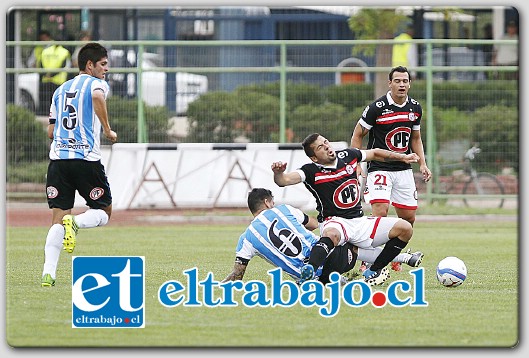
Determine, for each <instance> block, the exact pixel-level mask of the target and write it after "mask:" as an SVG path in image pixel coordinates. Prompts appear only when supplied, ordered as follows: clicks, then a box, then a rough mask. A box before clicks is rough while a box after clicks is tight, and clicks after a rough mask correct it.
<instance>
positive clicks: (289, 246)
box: [223, 188, 414, 283]
mask: <svg viewBox="0 0 529 358" xmlns="http://www.w3.org/2000/svg"><path fill="white" fill-rule="evenodd" d="M248 208H249V209H250V212H251V213H252V215H253V216H254V219H253V221H252V222H251V223H250V225H249V226H248V228H246V230H245V231H244V232H243V233H242V235H241V236H240V237H239V241H238V244H237V248H236V254H235V255H236V257H235V264H234V266H233V271H232V272H231V273H230V274H229V275H228V276H227V277H226V278H225V279H224V280H223V282H227V281H234V280H242V278H243V277H244V273H245V272H246V267H247V266H248V263H249V262H250V260H251V259H252V258H253V257H255V256H260V257H262V258H263V259H264V260H266V261H268V262H269V263H271V264H272V265H274V266H276V267H280V268H281V269H282V270H283V271H284V272H286V273H287V274H289V275H290V276H291V277H292V278H293V279H294V280H296V281H297V282H300V278H301V268H302V267H303V266H304V265H305V262H306V261H307V259H308V257H309V255H310V252H311V250H312V248H313V247H314V245H316V244H317V243H318V241H319V237H318V236H317V235H316V234H314V233H313V232H312V230H314V229H316V228H317V227H318V222H317V220H316V219H315V218H313V217H309V216H308V215H307V214H305V213H303V212H302V211H301V210H299V209H298V208H295V207H293V206H291V205H287V204H280V205H278V206H275V205H274V197H273V195H272V192H271V191H270V190H268V189H264V188H255V189H253V190H252V191H250V193H249V194H248ZM381 251H382V248H369V249H360V250H359V249H358V248H357V247H355V246H354V245H352V244H351V243H345V244H344V245H341V246H337V247H335V248H334V249H333V250H332V251H331V252H330V254H329V256H328V257H327V260H326V261H325V264H324V265H323V266H320V267H318V268H317V270H316V273H315V278H316V279H319V281H321V282H322V283H328V282H329V275H330V274H331V272H334V271H335V272H338V273H340V274H342V273H345V272H348V271H350V270H352V269H353V267H354V265H355V262H356V260H357V259H358V260H361V261H367V262H374V261H375V259H376V257H377V256H378V254H380V252H381ZM413 257H414V256H413V255H412V254H409V253H402V254H400V255H398V256H397V257H396V258H395V260H400V262H408V264H410V263H411V262H412V261H413Z"/></svg>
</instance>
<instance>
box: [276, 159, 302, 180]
mask: <svg viewBox="0 0 529 358" xmlns="http://www.w3.org/2000/svg"><path fill="white" fill-rule="evenodd" d="M286 169H287V163H283V162H274V163H272V171H273V172H274V182H275V183H276V184H277V185H279V186H288V185H294V184H298V183H301V176H300V175H299V173H298V172H290V173H285V170H286Z"/></svg>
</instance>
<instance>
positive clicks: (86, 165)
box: [41, 42, 117, 287]
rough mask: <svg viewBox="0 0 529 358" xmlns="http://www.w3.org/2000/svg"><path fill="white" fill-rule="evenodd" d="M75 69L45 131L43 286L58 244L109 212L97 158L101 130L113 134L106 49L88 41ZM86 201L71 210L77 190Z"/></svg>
mask: <svg viewBox="0 0 529 358" xmlns="http://www.w3.org/2000/svg"><path fill="white" fill-rule="evenodd" d="M78 64H79V75H77V76H75V77H74V78H73V79H71V80H69V81H67V82H65V83H63V84H62V85H61V86H60V87H59V88H57V90H56V91H55V92H54V94H53V97H52V99H51V106H50V117H49V125H48V137H49V138H50V139H52V140H53V141H52V143H51V146H50V155H49V156H50V163H49V166H48V173H47V178H46V195H47V198H48V206H49V208H50V209H51V210H52V225H51V227H50V229H49V231H48V235H47V237H46V244H45V246H44V269H43V272H42V280H41V286H42V287H51V286H54V285H55V276H56V271H57V264H58V262H59V256H60V253H61V248H63V249H64V250H65V251H66V252H68V253H72V252H73V250H74V248H75V243H76V235H77V231H78V229H79V228H93V227H97V226H103V225H106V224H107V222H108V220H109V219H110V215H111V213H112V195H111V193H110V186H109V184H108V180H107V177H106V174H105V168H104V167H103V165H102V164H101V151H100V133H101V130H103V134H104V135H105V137H106V138H108V139H109V140H110V141H111V142H115V141H116V139H117V135H116V132H114V131H113V130H112V129H111V128H110V124H109V121H108V113H107V105H106V98H107V95H108V93H109V86H108V83H107V82H106V81H105V74H106V73H107V72H108V55H107V50H106V48H105V47H103V46H102V45H100V44H98V43H95V42H92V43H88V44H86V45H85V46H83V48H82V49H81V50H80V51H79V57H78ZM76 191H77V192H79V195H81V196H82V197H83V198H84V199H85V200H86V205H87V206H88V207H89V209H88V210H87V211H85V212H84V213H82V214H79V215H76V216H74V215H71V211H72V208H73V206H74V201H75V192H76Z"/></svg>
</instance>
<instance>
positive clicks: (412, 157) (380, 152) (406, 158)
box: [366, 148, 419, 164]
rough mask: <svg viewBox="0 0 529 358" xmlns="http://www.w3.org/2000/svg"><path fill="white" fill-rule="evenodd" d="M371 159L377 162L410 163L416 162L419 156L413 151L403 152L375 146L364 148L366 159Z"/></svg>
mask: <svg viewBox="0 0 529 358" xmlns="http://www.w3.org/2000/svg"><path fill="white" fill-rule="evenodd" d="M371 160H375V161H378V162H404V163H408V164H410V163H417V162H418V161H419V156H418V155H417V154H415V153H410V154H404V153H396V152H391V151H389V150H385V149H380V148H375V149H369V150H366V161H371Z"/></svg>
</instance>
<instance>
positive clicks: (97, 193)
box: [90, 187, 105, 200]
mask: <svg viewBox="0 0 529 358" xmlns="http://www.w3.org/2000/svg"><path fill="white" fill-rule="evenodd" d="M103 194H105V190H104V189H103V188H99V187H98V188H94V189H92V191H91V192H90V199H92V200H97V199H99V198H100V197H102V196H103Z"/></svg>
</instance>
